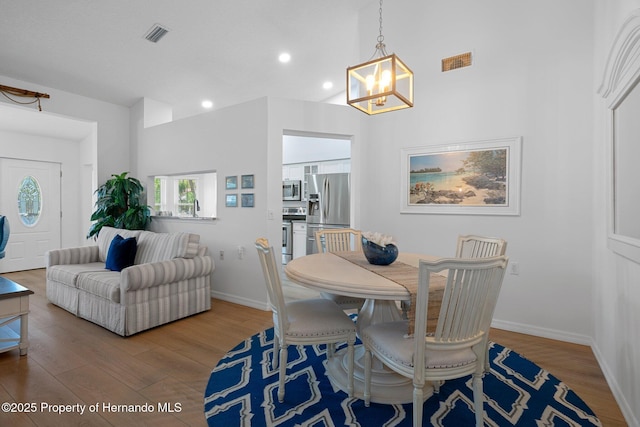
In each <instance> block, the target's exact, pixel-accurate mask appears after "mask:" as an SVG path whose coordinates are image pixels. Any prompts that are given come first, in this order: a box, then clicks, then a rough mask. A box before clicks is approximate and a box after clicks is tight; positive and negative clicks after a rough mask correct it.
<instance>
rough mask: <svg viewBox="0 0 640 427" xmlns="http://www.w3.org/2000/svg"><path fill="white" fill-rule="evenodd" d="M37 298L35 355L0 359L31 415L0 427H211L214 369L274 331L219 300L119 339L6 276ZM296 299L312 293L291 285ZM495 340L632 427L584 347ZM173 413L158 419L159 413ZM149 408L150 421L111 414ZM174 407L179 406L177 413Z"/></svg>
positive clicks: (608, 422) (34, 273)
mask: <svg viewBox="0 0 640 427" xmlns="http://www.w3.org/2000/svg"><path fill="white" fill-rule="evenodd" d="M4 276H5V277H7V278H9V279H11V280H14V281H15V282H18V283H20V284H22V285H24V286H27V287H28V288H30V289H31V290H33V291H34V292H35V294H34V295H32V296H31V298H30V308H31V313H30V315H29V338H30V348H29V353H28V355H27V356H22V357H21V356H20V355H19V352H18V350H12V351H9V352H5V353H0V403H3V402H15V403H35V404H36V405H37V409H38V410H37V411H35V412H33V413H6V412H0V426H16V427H22V426H47V427H48V426H52V427H53V426H65V427H68V426H118V427H120V426H146V425H149V426H154V427H161V426H205V425H206V422H205V420H204V415H203V395H204V389H205V387H206V384H207V380H208V378H209V374H210V372H211V369H212V368H213V367H214V366H215V365H216V364H217V362H218V360H219V359H220V358H221V357H222V356H223V355H224V354H225V353H226V352H227V351H228V350H229V349H231V348H232V347H234V346H235V345H236V344H238V343H239V342H240V341H241V340H243V339H244V338H246V337H249V336H251V335H253V334H255V333H256V332H258V331H261V330H263V329H265V328H267V327H270V326H272V322H271V314H270V313H269V312H265V311H261V310H255V309H251V308H247V307H244V306H240V305H236V304H232V303H228V302H224V301H219V300H214V301H213V303H212V309H211V311H209V312H206V313H202V314H199V315H196V316H192V317H190V318H187V319H183V320H180V321H177V322H174V323H171V324H168V325H164V326H162V327H159V328H155V329H152V330H150V331H146V332H143V333H140V334H137V335H134V336H132V337H128V338H122V337H120V336H118V335H115V334H113V333H111V332H109V331H107V330H106V329H103V328H101V327H99V326H97V325H94V324H92V323H90V322H87V321H85V320H82V319H78V318H76V317H74V316H73V315H72V314H70V313H68V312H66V311H65V310H63V309H60V308H58V307H56V306H54V305H52V304H50V303H48V301H47V299H46V296H45V280H44V270H30V271H24V272H18V273H10V274H4ZM285 292H286V293H287V295H288V296H289V298H298V297H306V296H308V295H309V293H308V292H307V291H306V290H304V289H303V288H300V287H297V286H296V285H291V284H287V285H286V286H285ZM491 338H492V339H493V340H495V341H497V342H499V343H500V344H502V345H504V346H506V347H509V348H511V349H513V350H515V351H517V352H518V353H520V354H521V355H523V356H524V357H526V358H528V359H530V360H532V361H533V362H535V363H537V364H538V365H540V366H541V367H543V368H545V369H547V370H548V371H550V372H551V373H552V374H553V375H555V376H556V377H558V378H560V379H561V380H563V381H564V382H566V383H567V384H568V385H569V386H570V387H571V388H572V389H574V390H575V391H576V393H577V394H578V395H579V396H580V397H581V398H582V399H583V400H584V401H585V402H586V403H587V404H588V405H589V406H590V407H591V409H593V411H594V412H595V413H596V414H597V415H598V417H599V418H600V420H601V421H602V423H603V425H604V426H625V425H626V423H625V421H624V418H623V416H622V413H621V412H620V409H619V407H618V405H617V404H616V402H615V400H614V398H613V395H612V394H611V391H610V389H609V387H608V385H607V382H606V380H605V378H604V376H603V374H602V372H601V370H600V368H599V366H598V364H597V362H596V360H595V357H594V356H593V353H592V352H591V349H590V348H588V347H585V346H580V345H575V344H568V343H563V342H558V341H553V340H548V339H543V338H536V337H532V336H529V335H522V334H516V333H512V332H506V331H502V330H492V332H491ZM159 402H160V403H167V404H169V405H170V406H171V407H172V408H173V409H174V410H175V411H174V412H171V413H170V412H163V413H160V412H159V411H158V409H157V408H158V403H159ZM43 403H46V404H50V405H74V404H84V405H87V406H88V405H92V404H96V403H98V404H99V405H100V411H99V412H98V413H87V412H88V409H85V414H84V415H79V414H78V413H64V414H56V413H52V412H47V411H42V410H41V409H42V406H41V405H42V404H43ZM109 403H111V404H114V405H135V404H138V405H143V404H150V405H152V406H153V407H154V408H155V411H154V412H153V413H141V412H137V413H127V412H123V411H111V412H109V411H106V410H104V408H103V404H109ZM176 405H179V410H177V409H178V407H177V406H176Z"/></svg>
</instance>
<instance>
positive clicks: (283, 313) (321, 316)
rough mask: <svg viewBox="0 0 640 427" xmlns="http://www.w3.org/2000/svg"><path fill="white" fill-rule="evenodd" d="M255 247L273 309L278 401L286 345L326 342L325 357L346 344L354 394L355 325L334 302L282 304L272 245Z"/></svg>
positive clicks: (281, 394)
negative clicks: (336, 345) (343, 343)
mask: <svg viewBox="0 0 640 427" xmlns="http://www.w3.org/2000/svg"><path fill="white" fill-rule="evenodd" d="M255 245H256V249H257V250H258V257H259V258H260V264H261V265H262V272H263V273H264V278H265V283H266V285H267V291H268V294H269V302H270V304H271V311H272V312H273V329H274V339H273V359H272V366H273V368H274V369H279V371H278V375H279V378H278V400H279V401H280V402H282V401H284V391H285V386H284V383H285V377H286V373H287V357H288V351H287V346H288V345H289V344H294V345H314V344H327V357H332V356H333V349H334V346H335V344H337V343H342V342H346V343H347V346H348V347H347V357H348V366H347V370H348V375H349V384H348V385H347V388H348V393H349V397H351V396H352V395H353V357H354V356H353V354H354V343H355V341H356V325H355V323H354V322H353V321H352V320H351V318H350V317H349V316H348V315H347V314H345V312H344V311H342V309H341V308H340V307H338V305H337V304H335V303H334V302H332V301H330V300H327V299H323V298H316V299H306V300H297V301H291V302H288V303H285V300H284V295H283V293H282V282H281V280H280V274H279V272H278V267H277V264H276V260H275V256H274V252H273V248H272V247H271V246H269V242H268V240H267V239H265V238H259V239H257V240H256V243H255Z"/></svg>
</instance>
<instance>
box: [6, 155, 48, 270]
mask: <svg viewBox="0 0 640 427" xmlns="http://www.w3.org/2000/svg"><path fill="white" fill-rule="evenodd" d="M0 215H4V216H6V217H7V218H8V220H9V226H10V228H11V234H10V237H9V242H8V244H7V247H6V255H5V257H4V258H3V259H0V273H7V272H11V271H20V270H31V269H34V268H42V267H44V254H45V253H46V252H47V251H48V250H49V249H57V248H59V247H60V163H49V162H37V161H30V160H17V159H5V158H0Z"/></svg>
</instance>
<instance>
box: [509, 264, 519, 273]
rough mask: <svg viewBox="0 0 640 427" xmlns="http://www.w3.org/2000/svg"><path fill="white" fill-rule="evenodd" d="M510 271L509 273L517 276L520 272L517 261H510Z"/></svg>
mask: <svg viewBox="0 0 640 427" xmlns="http://www.w3.org/2000/svg"><path fill="white" fill-rule="evenodd" d="M510 269H511V270H510V272H511V274H513V275H514V276H517V275H519V274H520V263H518V262H512V263H511V264H510Z"/></svg>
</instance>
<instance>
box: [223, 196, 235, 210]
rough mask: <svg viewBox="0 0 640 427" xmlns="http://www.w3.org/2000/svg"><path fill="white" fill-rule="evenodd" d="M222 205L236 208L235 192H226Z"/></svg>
mask: <svg viewBox="0 0 640 427" xmlns="http://www.w3.org/2000/svg"><path fill="white" fill-rule="evenodd" d="M224 205H225V206H226V207H228V208H237V207H238V195H237V194H227V195H226V197H225V201H224Z"/></svg>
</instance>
